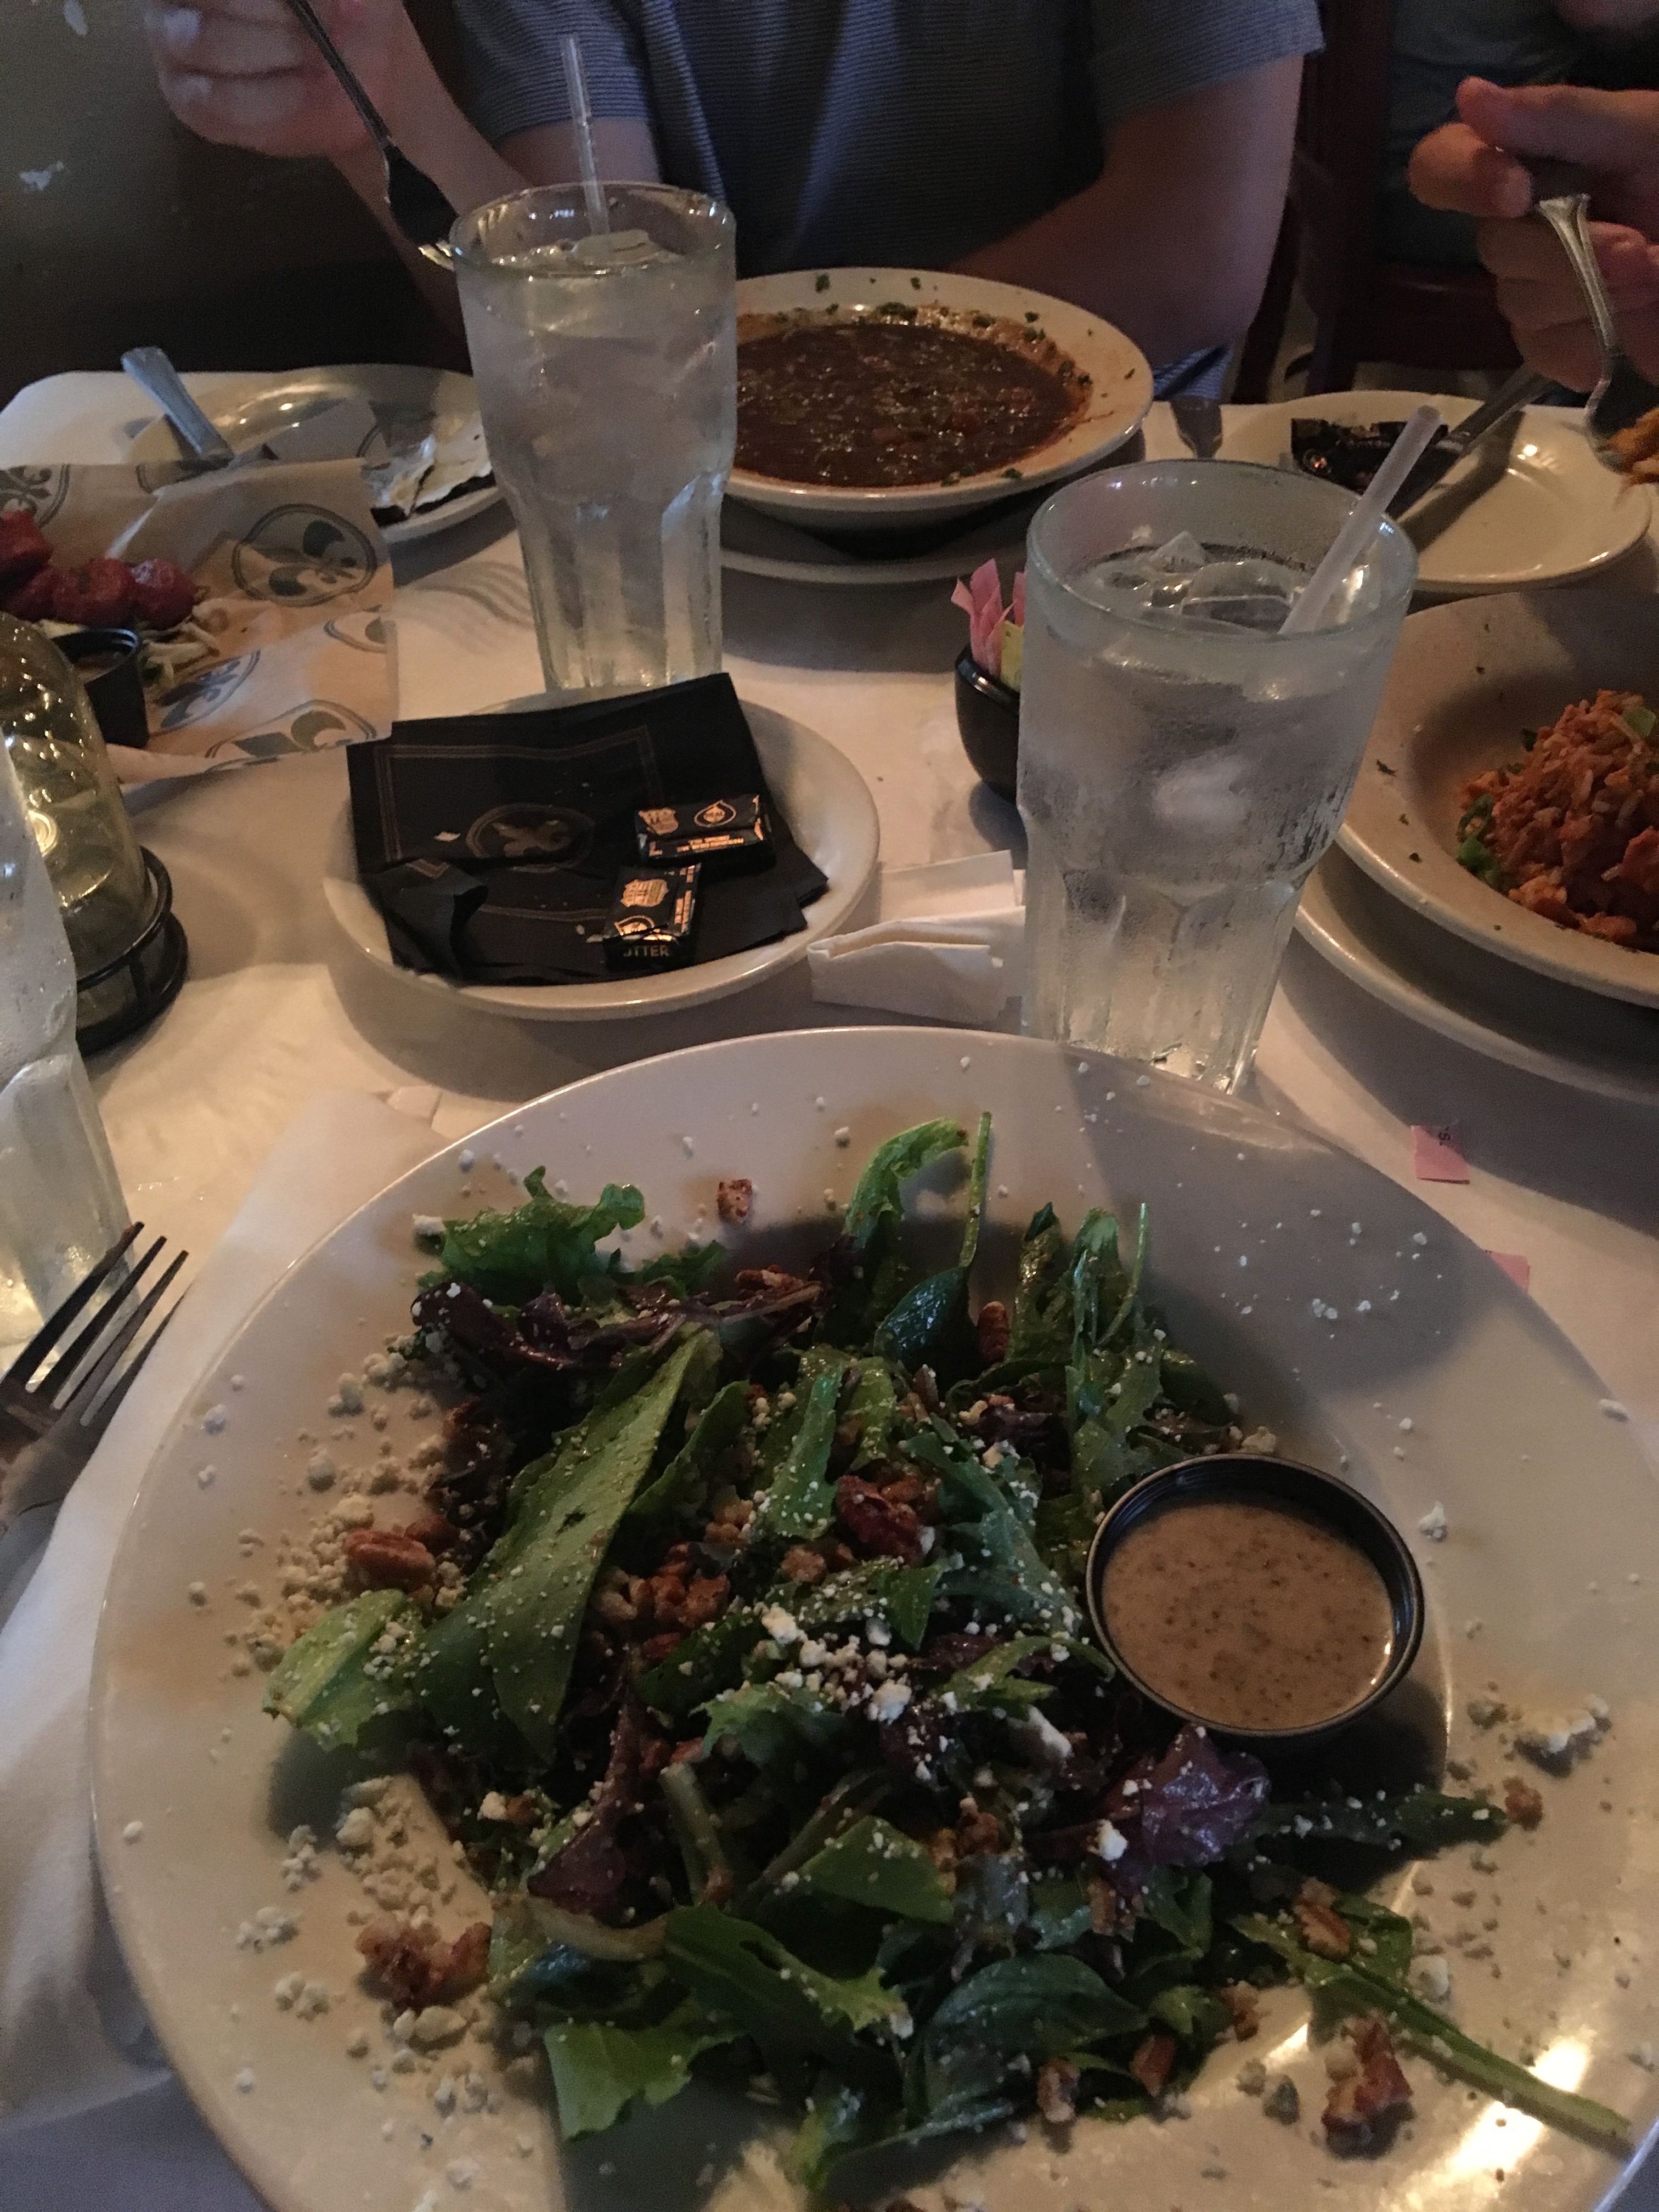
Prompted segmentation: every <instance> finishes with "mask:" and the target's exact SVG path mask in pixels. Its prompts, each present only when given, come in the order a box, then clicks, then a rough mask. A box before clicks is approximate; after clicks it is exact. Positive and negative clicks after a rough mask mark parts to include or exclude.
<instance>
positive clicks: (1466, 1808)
mask: <svg viewBox="0 0 1659 2212" xmlns="http://www.w3.org/2000/svg"><path fill="white" fill-rule="evenodd" d="M1508 1826H1509V1821H1508V1820H1507V1819H1506V1817H1505V1816H1504V1814H1503V1812H1502V1811H1501V1810H1500V1809H1499V1808H1498V1806H1496V1805H1494V1804H1492V1802H1490V1801H1489V1800H1488V1799H1487V1798H1486V1797H1485V1796H1474V1797H1453V1796H1447V1795H1446V1793H1445V1792H1444V1791H1443V1790H1425V1789H1417V1790H1406V1791H1403V1792H1401V1793H1400V1794H1398V1795H1392V1796H1385V1795H1380V1794H1379V1795H1378V1796H1375V1797H1370V1798H1361V1799H1359V1800H1358V1801H1357V1802H1356V1801H1355V1800H1353V1799H1352V1798H1346V1797H1312V1798H1304V1799H1303V1800H1302V1801H1301V1802H1297V1801H1295V1800H1291V1802H1287V1803H1284V1804H1279V1803H1269V1804H1267V1805H1265V1806H1264V1807H1263V1808H1262V1809H1261V1817H1260V1819H1259V1820H1257V1821H1256V1823H1255V1826H1254V1827H1253V1828H1252V1829H1251V1830H1250V1832H1249V1837H1248V1838H1247V1841H1248V1842H1249V1844H1251V1845H1252V1846H1253V1847H1259V1846H1260V1845H1261V1844H1263V1843H1265V1842H1266V1841H1267V1838H1269V1837H1272V1836H1279V1837H1283V1838H1285V1840H1286V1841H1289V1840H1291V1839H1292V1838H1294V1839H1295V1840H1297V1841H1299V1842H1309V1843H1316V1844H1323V1843H1341V1844H1375V1845H1376V1847H1377V1849H1379V1850H1389V1851H1397V1850H1401V1848H1402V1847H1403V1846H1404V1845H1406V1844H1410V1845H1411V1846H1412V1848H1413V1850H1418V1851H1432V1850H1440V1849H1442V1848H1443V1847H1444V1846H1445V1845H1446V1844H1480V1843H1491V1842H1492V1840H1493V1839H1494V1838H1497V1837H1498V1836H1501V1835H1502V1834H1503V1832H1504V1829H1505V1828H1506V1827H1508Z"/></svg>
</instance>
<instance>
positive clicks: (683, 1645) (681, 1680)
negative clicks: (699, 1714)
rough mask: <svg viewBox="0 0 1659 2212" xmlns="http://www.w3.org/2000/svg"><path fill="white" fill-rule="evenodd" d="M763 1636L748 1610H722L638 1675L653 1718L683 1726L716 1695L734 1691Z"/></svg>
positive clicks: (751, 1609) (757, 1619) (744, 1607)
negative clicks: (662, 1716)
mask: <svg viewBox="0 0 1659 2212" xmlns="http://www.w3.org/2000/svg"><path fill="white" fill-rule="evenodd" d="M764 1634H765V1630H764V1629H763V1628H762V1626H761V1625H760V1616H759V1614H758V1613H757V1612H756V1611H755V1608H754V1607H752V1606H748V1605H732V1606H728V1607H726V1611H725V1612H724V1613H720V1614H718V1615H717V1616H716V1617H715V1619H714V1620H708V1621H705V1622H704V1623H703V1625H702V1627H701V1628H694V1629H693V1630H692V1632H691V1633H690V1635H689V1636H685V1637H682V1638H681V1639H680V1641H679V1642H678V1644H676V1645H675V1647H674V1649H673V1650H671V1652H670V1653H669V1655H668V1656H667V1657H666V1658H665V1659H662V1660H659V1662H658V1663H657V1664H656V1665H655V1666H654V1667H652V1668H648V1669H647V1672H646V1673H645V1674H641V1677H640V1680H639V1692H640V1695H641V1698H642V1699H644V1700H645V1702H646V1704H647V1705H649V1706H650V1707H651V1709H652V1710H653V1712H659V1713H666V1714H667V1715H668V1716H669V1717H670V1718H671V1719H672V1720H684V1718H685V1717H686V1715H687V1714H688V1713H694V1712H696V1710H697V1707H698V1706H699V1705H707V1704H708V1700H709V1699H710V1698H712V1697H713V1696H714V1694H715V1692H717V1691H720V1690H729V1689H732V1688H735V1687H736V1686H737V1684H738V1682H740V1681H741V1680H743V1662H744V1658H745V1657H746V1656H747V1655H748V1654H749V1652H750V1650H752V1649H753V1647H754V1646H755V1644H757V1643H758V1642H759V1641H760V1639H761V1638H762V1637H763V1636H764Z"/></svg>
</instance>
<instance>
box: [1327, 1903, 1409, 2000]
mask: <svg viewBox="0 0 1659 2212" xmlns="http://www.w3.org/2000/svg"><path fill="white" fill-rule="evenodd" d="M1335 1910H1336V1911H1338V1912H1339V1913H1340V1914H1341V1916H1342V1917H1343V1919H1345V1920H1346V1922H1347V1923H1348V1925H1349V1927H1350V1928H1352V1930H1353V1932H1354V1950H1355V1952H1356V1954H1358V1956H1357V1957H1356V1959H1355V1964H1356V1965H1357V1966H1364V1969H1365V1971H1366V1972H1368V1973H1371V1974H1377V1975H1380V1976H1381V1978H1383V1981H1385V1982H1392V1983H1393V1984H1394V1985H1395V1988H1396V1989H1401V1990H1403V1989H1404V1988H1405V1986H1406V1977H1407V1974H1409V1973H1410V1972H1411V1965H1412V1923H1411V1922H1410V1921H1409V1920H1407V1919H1406V1918H1404V1917H1402V1916H1401V1914H1400V1913H1398V1912H1390V1911H1389V1908H1388V1907H1387V1905H1378V1904H1377V1903H1376V1901H1375V1900H1374V1899H1371V1898H1369V1897H1339V1898H1338V1899H1337V1900H1336V1906H1335Z"/></svg>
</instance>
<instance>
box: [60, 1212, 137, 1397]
mask: <svg viewBox="0 0 1659 2212" xmlns="http://www.w3.org/2000/svg"><path fill="white" fill-rule="evenodd" d="M165 1243H167V1238H166V1237H157V1238H156V1240H155V1243H153V1244H152V1245H151V1246H150V1248H149V1251H148V1252H145V1253H143V1255H141V1256H140V1257H139V1258H138V1259H137V1260H135V1261H133V1263H132V1267H131V1272H130V1273H128V1274H127V1276H126V1278H125V1280H124V1281H122V1282H119V1283H118V1284H117V1285H115V1288H114V1289H113V1290H112V1291H111V1292H110V1294H109V1296H108V1297H106V1299H105V1301H104V1303H103V1304H102V1305H101V1306H100V1307H99V1309H98V1310H97V1312H96V1313H95V1314H94V1316H93V1317H92V1319H91V1320H90V1321H89V1322H88V1323H87V1325H86V1327H85V1328H83V1329H82V1331H81V1334H79V1336H77V1337H76V1340H75V1341H74V1343H73V1344H71V1345H70V1346H69V1348H68V1349H67V1351H64V1352H59V1353H58V1358H57V1359H56V1360H55V1361H54V1362H53V1364H52V1369H51V1370H50V1372H49V1373H47V1374H46V1375H45V1376H42V1377H41V1379H40V1382H39V1383H36V1384H35V1386H34V1394H35V1395H36V1396H37V1397H39V1398H42V1399H46V1400H47V1401H50V1400H52V1399H53V1398H55V1397H56V1396H57V1395H58V1391H60V1390H61V1389H63V1387H64V1384H65V1383H68V1382H69V1381H70V1378H71V1377H72V1376H73V1375H74V1373H75V1370H76V1368H77V1367H78V1366H79V1365H80V1364H81V1362H82V1360H83V1359H84V1358H87V1356H88V1353H90V1352H91V1351H92V1350H93V1348H94V1346H95V1345H96V1344H97V1342H98V1340H99V1339H100V1337H101V1336H102V1335H103V1334H104V1331H105V1330H106V1328H108V1327H109V1325H110V1323H111V1322H112V1321H113V1320H114V1319H115V1316H116V1315H117V1314H118V1312H119V1311H120V1310H121V1308H122V1307H123V1306H124V1305H125V1304H126V1303H127V1301H128V1299H129V1298H131V1297H132V1295H133V1293H134V1292H135V1291H137V1288H138V1282H139V1278H140V1277H141V1276H142V1275H143V1272H144V1270H145V1268H146V1267H149V1263H150V1261H152V1260H153V1259H154V1258H155V1255H156V1254H157V1253H158V1252H159V1251H160V1250H161V1247H162V1246H163V1245H164V1244H165Z"/></svg>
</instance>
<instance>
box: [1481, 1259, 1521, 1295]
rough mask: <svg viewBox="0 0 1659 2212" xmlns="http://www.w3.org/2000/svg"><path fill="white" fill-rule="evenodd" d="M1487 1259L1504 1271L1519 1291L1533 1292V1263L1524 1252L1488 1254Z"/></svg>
mask: <svg viewBox="0 0 1659 2212" xmlns="http://www.w3.org/2000/svg"><path fill="white" fill-rule="evenodd" d="M1486 1257H1487V1258H1488V1259H1489V1260H1492V1261H1495V1262H1496V1263H1497V1265H1498V1267H1501V1268H1502V1269H1503V1270H1504V1273H1505V1274H1506V1275H1507V1276H1508V1277H1509V1279H1510V1282H1512V1283H1513V1284H1514V1285H1515V1286H1516V1289H1517V1290H1522V1291H1529V1290H1531V1288H1532V1261H1530V1260H1529V1259H1528V1257H1527V1255H1526V1254H1525V1253H1524V1252H1488V1253H1487V1255H1486Z"/></svg>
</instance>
